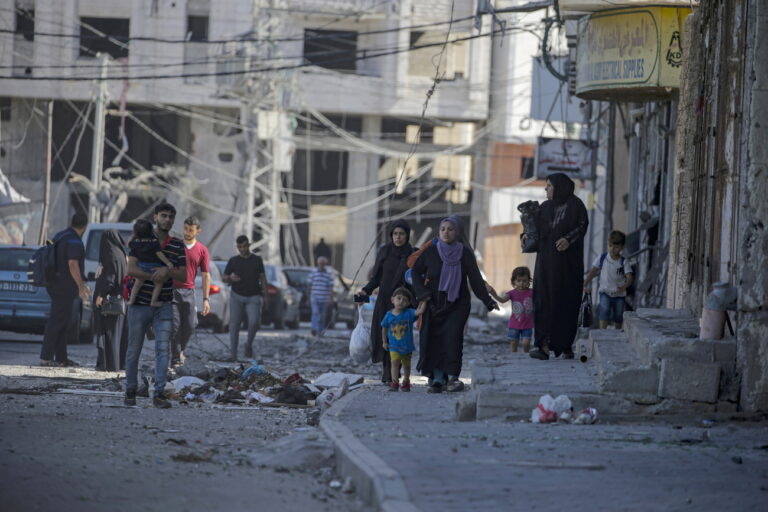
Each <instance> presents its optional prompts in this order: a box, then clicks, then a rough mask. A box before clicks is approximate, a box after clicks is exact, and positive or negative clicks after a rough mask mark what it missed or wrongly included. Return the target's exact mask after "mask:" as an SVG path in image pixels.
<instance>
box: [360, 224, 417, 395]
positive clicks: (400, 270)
mask: <svg viewBox="0 0 768 512" xmlns="http://www.w3.org/2000/svg"><path fill="white" fill-rule="evenodd" d="M410 236H411V226H409V225H408V223H407V222H406V221H404V220H398V221H395V222H393V223H392V224H391V225H390V226H389V240H390V241H389V242H388V243H387V244H385V245H383V246H382V247H381V248H380V249H379V252H378V253H377V255H376V263H375V264H374V266H373V272H372V277H371V280H370V282H369V283H368V284H367V285H365V286H364V287H363V289H362V293H361V295H358V296H357V297H356V298H355V300H356V301H357V302H368V297H370V295H371V294H372V293H373V291H374V290H375V289H376V288H378V289H379V295H378V297H377V298H376V305H375V306H374V309H373V321H372V323H371V360H372V361H373V362H374V363H379V362H381V363H382V374H381V381H382V382H383V383H385V384H389V383H390V382H391V381H392V376H391V373H390V367H391V361H390V358H389V354H388V353H387V352H386V351H385V350H384V348H383V346H382V339H381V320H382V319H383V318H384V315H386V314H387V311H389V310H390V309H392V300H391V299H392V292H394V291H395V290H396V289H397V288H399V287H401V286H406V283H405V271H406V270H407V260H408V256H410V255H411V253H413V250H414V249H413V246H411V244H409V243H408V239H409V238H410Z"/></svg>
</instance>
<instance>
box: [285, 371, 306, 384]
mask: <svg viewBox="0 0 768 512" xmlns="http://www.w3.org/2000/svg"><path fill="white" fill-rule="evenodd" d="M303 383H304V379H302V378H301V375H299V374H298V373H293V374H291V375H289V376H288V377H286V379H285V380H284V381H283V384H285V385H286V386H290V385H292V384H303Z"/></svg>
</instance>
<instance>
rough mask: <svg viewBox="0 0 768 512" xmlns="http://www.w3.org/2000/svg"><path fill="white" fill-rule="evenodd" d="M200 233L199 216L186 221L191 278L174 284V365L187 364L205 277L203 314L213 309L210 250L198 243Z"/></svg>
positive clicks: (189, 276)
mask: <svg viewBox="0 0 768 512" xmlns="http://www.w3.org/2000/svg"><path fill="white" fill-rule="evenodd" d="M199 234H200V220H199V219H198V218H197V217H195V216H192V217H187V218H186V219H184V250H185V254H186V255H187V276H186V280H184V281H174V282H173V305H174V308H173V338H172V339H171V366H177V365H181V364H184V351H185V350H186V349H187V344H188V343H189V339H190V338H191V337H192V333H193V332H195V327H197V306H196V305H195V277H197V271H198V270H199V271H200V274H201V275H202V280H203V283H202V288H203V289H202V292H203V311H202V313H201V314H202V315H203V316H205V315H207V314H208V313H209V312H210V310H211V307H210V304H209V302H208V301H209V299H208V295H209V294H210V292H211V271H210V265H211V257H210V255H209V254H208V248H207V247H206V246H204V245H203V244H202V243H200V242H198V241H197V237H198V235H199Z"/></svg>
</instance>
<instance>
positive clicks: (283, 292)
mask: <svg viewBox="0 0 768 512" xmlns="http://www.w3.org/2000/svg"><path fill="white" fill-rule="evenodd" d="M264 272H265V275H266V278H267V298H268V300H267V306H266V307H265V308H264V309H263V311H262V313H261V323H262V324H263V325H266V324H272V325H273V326H274V328H275V329H283V328H284V327H285V326H288V328H289V329H297V328H298V327H299V304H300V302H301V298H302V293H301V292H300V291H299V290H297V289H296V288H295V287H293V286H291V285H290V283H289V282H288V278H287V277H286V275H285V273H284V272H283V268H282V267H279V266H277V265H271V264H265V265H264Z"/></svg>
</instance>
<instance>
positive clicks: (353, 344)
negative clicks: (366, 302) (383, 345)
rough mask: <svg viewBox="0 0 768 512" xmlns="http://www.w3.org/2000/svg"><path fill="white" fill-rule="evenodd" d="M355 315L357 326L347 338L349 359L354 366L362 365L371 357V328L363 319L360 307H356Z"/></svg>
mask: <svg viewBox="0 0 768 512" xmlns="http://www.w3.org/2000/svg"><path fill="white" fill-rule="evenodd" d="M357 313H358V319H357V325H356V326H355V329H354V330H353V331H352V336H350V337H349V357H351V358H352V360H353V361H354V362H355V363H356V364H362V363H364V362H366V361H367V360H368V359H369V358H370V357H371V350H370V347H371V326H370V325H369V324H368V322H366V321H365V320H364V319H363V310H362V308H361V307H360V306H358V307H357Z"/></svg>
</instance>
